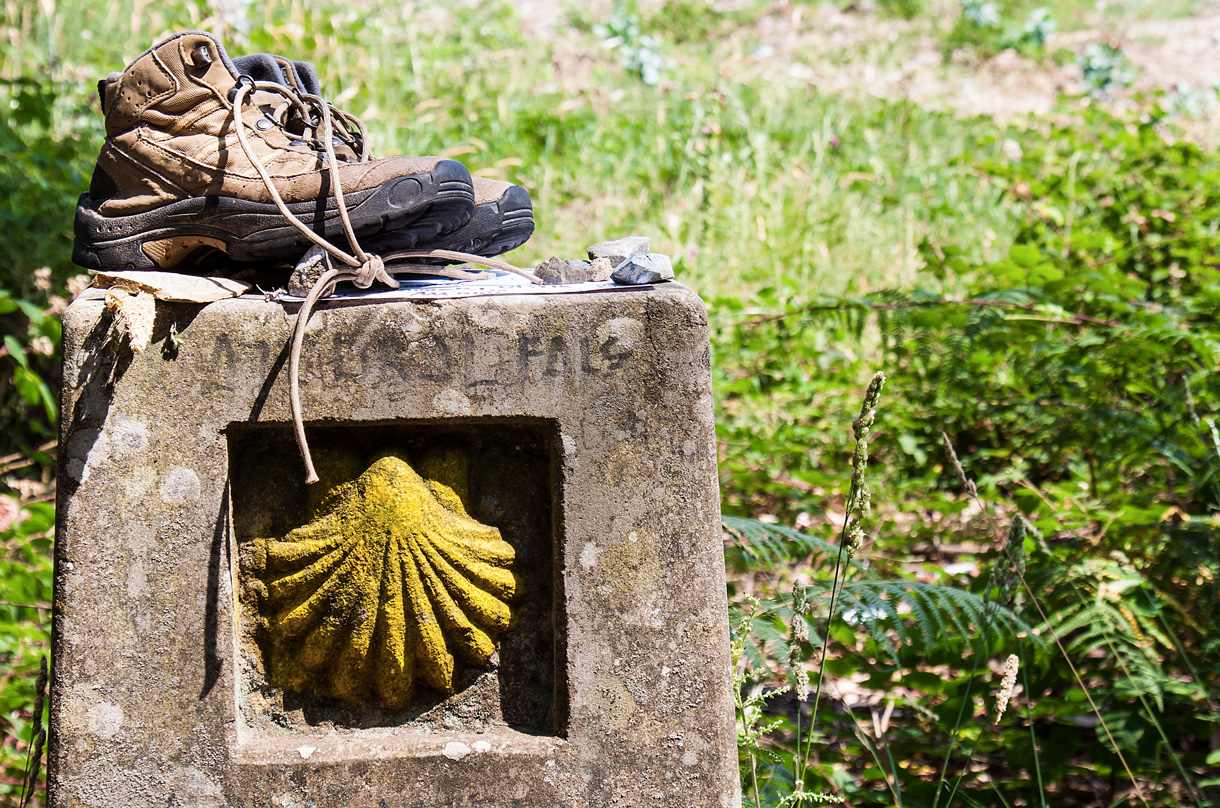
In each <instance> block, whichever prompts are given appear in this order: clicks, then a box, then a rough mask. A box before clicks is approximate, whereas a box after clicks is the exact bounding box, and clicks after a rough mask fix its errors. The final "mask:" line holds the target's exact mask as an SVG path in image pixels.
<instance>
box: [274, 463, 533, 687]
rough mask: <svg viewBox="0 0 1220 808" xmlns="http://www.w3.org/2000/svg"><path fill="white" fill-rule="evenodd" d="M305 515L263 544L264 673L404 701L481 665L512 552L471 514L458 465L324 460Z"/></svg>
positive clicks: (506, 587)
mask: <svg viewBox="0 0 1220 808" xmlns="http://www.w3.org/2000/svg"><path fill="white" fill-rule="evenodd" d="M319 460H320V461H322V462H320V463H319V472H320V474H321V476H322V482H320V483H318V484H317V485H316V486H315V487H314V488H313V489H312V490H311V491H310V500H311V501H310V516H309V519H308V521H307V522H306V523H305V524H304V525H302V526H301V527H299V528H297V529H295V530H293V531H291V532H290V533H288V534H287V535H286V536H283V537H282V538H274V539H264V540H261V541H260V544H261V548H260V549H261V550H262V553H263V554H265V555H264V559H263V564H262V565H261V566H262V568H263V571H262V573H261V575H260V578H261V579H262V581H263V583H264V584H265V586H266V590H265V593H264V596H263V598H262V604H261V606H260V611H261V613H262V618H263V621H264V630H265V637H266V641H267V643H268V644H269V655H268V676H269V679H270V681H271V683H272V684H273V685H276V686H277V687H281V688H283V689H284V690H286V691H288V692H294V693H302V694H307V695H312V696H317V697H325V698H334V699H339V700H342V701H346V702H349V703H359V702H366V701H380V702H381V703H382V704H384V705H385V706H386V707H388V708H390V709H402V708H404V707H407V706H409V705H410V704H411V703H412V701H413V699H414V697H415V692H416V689H417V688H418V687H419V686H421V685H422V686H424V687H426V688H429V689H430V690H433V691H437V692H439V693H442V694H448V693H452V692H453V690H454V683H455V671H456V670H457V668H458V667H459V666H461V665H467V666H472V667H475V668H487V667H489V666H490V665H491V664H492V660H493V657H494V654H495V652H496V639H497V637H498V636H499V635H500V634H501V633H502V632H503V631H505V629H507V628H508V627H509V625H510V623H511V621H512V619H513V612H512V609H511V608H510V605H509V604H510V603H511V602H512V600H513V598H514V597H515V596H516V595H517V593H518V589H519V585H520V584H519V579H518V577H517V576H516V575H515V574H514V572H513V571H512V564H513V561H514V557H515V552H514V550H513V547H512V546H511V545H509V544H508V543H507V542H505V541H503V540H502V539H501V537H500V531H499V530H497V529H496V528H494V527H489V526H487V525H483V524H480V523H479V522H477V521H475V520H474V519H472V518H471V517H470V516H469V514H468V513H467V511H466V507H465V504H464V503H463V499H464V498H465V497H466V495H467V492H466V481H467V480H468V479H469V477H468V468H467V459H466V456H465V455H464V454H463V453H461V452H456V451H454V452H442V453H433V454H432V455H430V456H427V457H424V458H421V459H420V460H419V461H418V462H417V466H418V467H419V470H420V472H422V474H423V476H421V474H420V473H417V472H416V470H415V469H413V468H412V467H411V465H409V464H408V463H407V461H406V460H405V459H404V458H403V457H401V456H399V455H396V454H393V453H385V454H382V455H380V456H378V457H375V458H373V459H372V462H371V463H370V462H367V461H365V460H364V459H363V458H361V457H359V456H358V455H357V454H355V453H350V454H349V453H342V452H332V453H329V454H328V455H327V456H325V457H320V458H319Z"/></svg>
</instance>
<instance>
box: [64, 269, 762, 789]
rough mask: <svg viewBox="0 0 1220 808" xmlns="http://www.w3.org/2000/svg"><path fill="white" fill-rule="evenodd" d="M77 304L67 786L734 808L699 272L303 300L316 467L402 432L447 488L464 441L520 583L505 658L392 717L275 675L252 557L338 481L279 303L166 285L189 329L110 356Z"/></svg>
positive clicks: (67, 439) (71, 404)
mask: <svg viewBox="0 0 1220 808" xmlns="http://www.w3.org/2000/svg"><path fill="white" fill-rule="evenodd" d="M64 321H65V322H64V324H65V328H64V357H65V363H64V398H63V403H64V408H63V424H62V435H63V440H62V443H61V446H62V448H61V451H60V464H61V465H60V478H59V479H60V501H59V512H58V513H59V524H58V533H57V545H56V598H55V616H54V636H55V642H54V649H53V650H54V655H55V664H54V666H53V674H52V686H51V698H52V717H51V748H50V753H49V754H50V758H49V761H50V762H49V771H48V775H49V780H50V787H51V805H53V806H56V808H69V806H71V807H72V808H76V807H77V806H105V808H110V806H124V808H144V807H145V806H149V807H150V808H151V806H157V808H163V806H165V805H185V806H205V807H208V808H256V806H257V808H266V806H277V805H278V806H311V807H312V808H337V807H338V806H343V808H347V806H352V808H380V806H383V805H384V806H389V808H398V807H399V806H403V807H404V808H406V807H409V808H417V807H420V806H430V807H431V806H454V807H455V808H456V807H457V806H476V805H477V806H489V807H490V808H509V806H513V808H518V807H519V806H567V807H570V808H577V807H578V806H579V807H580V808H585V807H586V806H588V807H589V808H601V807H602V806H610V805H615V806H662V808H705V807H706V808H724V807H725V806H735V805H737V804H738V800H739V792H738V784H737V778H736V771H737V766H736V744H735V732H734V726H733V719H732V693H731V686H730V681H729V670H728V629H727V614H726V610H725V603H724V580H723V558H722V553H721V547H720V538H719V521H718V520H719V502H718V495H717V484H716V465H715V445H714V436H713V424H712V401H711V388H710V370H709V351H708V343H707V320H706V314H705V312H704V309H703V307H702V304H701V303H700V301H699V299H698V298H697V297H696V296H695V295H694V294H693V293H692V292H690V291H689V290H687V289H685V288H683V287H681V286H679V285H678V284H666V285H664V286H661V287H658V288H656V289H652V290H647V291H643V290H641V291H638V292H630V293H628V292H618V293H594V294H583V295H554V296H518V297H501V298H495V299H491V298H470V299H466V300H440V301H433V302H430V303H426V304H420V303H412V302H393V303H382V304H378V305H354V306H353V305H347V306H344V305H338V304H329V305H324V306H323V308H322V309H321V310H319V311H317V312H315V314H314V316H313V318H312V319H311V321H310V324H309V328H308V332H307V337H306V341H305V345H304V350H303V355H302V367H301V387H302V399H303V404H304V410H305V418H306V423H307V428H308V429H309V432H310V440H311V444H313V445H314V447H315V448H314V452H315V459H317V460H318V461H319V465H320V466H322V467H326V468H332V469H340V468H341V467H343V463H342V462H341V460H340V459H336V458H340V457H341V456H342V455H343V454H344V453H350V452H353V451H358V452H359V453H361V456H362V457H365V456H370V455H375V454H376V453H377V452H380V451H382V450H385V449H390V450H392V451H394V452H395V453H401V454H402V456H403V457H406V458H408V459H410V460H411V465H412V468H415V469H416V470H417V471H419V473H420V476H421V477H422V478H423V479H425V480H438V479H441V477H440V476H437V474H434V473H432V472H429V471H427V463H426V462H425V459H426V458H427V457H429V456H431V455H430V453H432V452H434V451H436V450H438V449H439V448H443V447H447V446H458V447H459V448H461V449H462V451H464V452H467V453H469V457H470V462H469V472H468V477H469V490H468V492H466V494H463V496H468V497H469V502H468V506H469V512H470V515H471V517H472V518H473V519H475V520H477V521H478V522H479V523H481V524H484V525H488V526H491V527H494V528H495V529H497V530H499V531H500V533H501V535H502V538H503V541H504V542H506V543H508V544H509V545H511V546H512V548H513V549H514V551H515V554H516V558H515V560H514V561H513V565H512V569H513V571H514V573H516V574H518V575H520V576H521V585H520V588H519V592H518V594H516V595H515V596H514V597H513V599H512V603H511V605H512V609H513V610H514V613H515V621H516V622H515V625H513V626H511V627H510V628H509V629H508V630H506V631H505V632H504V634H503V635H502V636H501V637H499V638H498V640H497V651H496V657H497V659H496V660H494V661H493V665H494V667H492V668H491V669H488V670H483V669H479V668H477V667H476V668H473V669H472V670H471V671H469V675H467V676H465V678H462V677H460V676H459V677H457V678H455V680H454V687H453V689H454V692H453V693H452V694H446V693H443V692H440V691H436V690H433V691H432V692H431V701H428V702H427V703H421V702H419V700H418V698H417V699H416V700H414V701H413V702H412V706H411V707H408V708H405V709H403V710H396V709H393V708H391V707H387V706H385V705H383V704H380V703H377V701H376V700H374V699H370V700H369V701H367V702H364V703H360V704H354V705H353V704H351V703H348V702H345V701H343V700H341V699H340V700H335V699H327V698H325V697H324V696H321V695H318V694H308V693H306V694H299V693H298V694H293V693H286V692H284V691H283V690H282V689H281V688H278V687H276V686H275V685H274V684H272V682H271V681H270V680H269V678H268V670H267V660H268V655H267V653H266V651H265V649H264V648H263V647H262V646H260V644H259V636H260V633H262V632H264V631H265V629H266V627H265V625H262V624H261V623H260V620H261V619H262V618H261V617H260V611H259V603H260V601H259V598H260V597H262V596H263V594H262V593H263V590H265V589H266V587H267V581H269V580H271V578H270V577H268V576H265V575H264V576H262V577H260V575H259V574H257V573H258V571H259V570H260V569H265V566H264V567H260V564H263V565H265V564H266V561H265V558H264V559H263V560H260V547H262V548H264V550H265V546H266V542H265V540H266V539H267V538H269V537H276V536H280V537H283V536H286V535H288V534H289V533H290V532H291V531H292V530H294V529H296V528H298V527H300V526H302V525H304V524H306V523H307V522H308V521H309V518H308V514H309V513H310V507H311V506H310V502H311V497H313V498H317V497H319V496H323V494H317V493H313V492H312V489H306V487H305V486H304V484H303V483H302V482H301V477H302V472H301V463H300V459H299V456H298V455H297V450H296V447H295V445H294V443H293V440H292V435H291V426H290V423H291V421H290V413H289V405H288V389H287V388H288V386H287V372H286V368H285V365H286V356H287V353H286V350H285V346H286V344H287V341H288V338H289V335H290V331H291V327H292V316H291V312H290V311H286V310H285V309H284V308H282V307H281V305H280V304H276V303H268V302H264V301H263V300H261V299H254V298H251V297H243V298H236V299H231V300H224V301H220V302H218V303H214V304H212V305H209V306H206V307H200V306H197V305H186V304H173V305H167V304H163V303H158V304H157V317H156V322H155V326H154V329H153V336H152V340H153V343H154V344H158V343H161V342H164V341H166V340H168V336H169V333H170V327H171V325H172V326H174V327H175V328H176V332H177V334H178V335H180V340H179V343H178V349H177V352H176V354H174V353H171V352H167V351H161V350H149V351H145V352H144V353H142V354H139V355H135V356H133V355H131V354H129V353H127V352H126V351H120V352H117V353H116V352H113V351H111V350H110V349H109V348H108V347H106V340H107V333H108V323H107V320H106V318H104V317H103V303H102V301H101V299H100V293H95V294H94V295H92V296H86V297H83V298H81V299H78V300H77V301H76V302H74V303H73V304H72V305H71V306H70V307H69V309H68V311H67V312H66V313H65V315H64ZM328 453H330V454H328ZM328 457H329V458H330V459H329V460H328V459H326V458H328ZM360 474H361V471H352V472H351V474H350V475H348V477H347V479H355V478H356V477H358V476H359V475H360ZM438 498H443V497H441V495H438ZM264 555H265V553H264Z"/></svg>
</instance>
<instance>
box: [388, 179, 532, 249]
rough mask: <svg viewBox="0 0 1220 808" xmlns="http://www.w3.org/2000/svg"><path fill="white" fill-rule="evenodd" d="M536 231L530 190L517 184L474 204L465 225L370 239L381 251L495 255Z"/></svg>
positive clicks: (516, 244)
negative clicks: (435, 233)
mask: <svg viewBox="0 0 1220 808" xmlns="http://www.w3.org/2000/svg"><path fill="white" fill-rule="evenodd" d="M533 233H534V209H533V207H532V206H531V205H530V196H529V193H528V192H527V191H526V190H525V189H524V188H522V187H520V186H517V185H514V186H513V187H512V188H510V189H508V191H506V192H505V194H504V195H503V196H502V197H500V198H499V199H497V200H496V201H494V202H484V203H483V204H481V205H475V208H474V214H473V215H472V216H471V217H470V221H469V222H467V223H466V224H465V225H464V226H463V227H461V228H459V229H457V230H454V231H452V232H450V233H448V234H440V235H438V236H435V237H432V238H426V237H423V236H422V235H421V234H420V233H419V231H417V230H416V229H414V228H412V229H411V230H409V231H396V232H388V233H385V234H383V235H379V236H377V237H376V238H373V239H371V240H370V242H369V244H370V248H371V249H374V250H376V251H377V252H379V253H390V252H394V251H395V250H453V251H455V252H464V253H472V254H474V255H482V256H487V257H490V256H493V255H500V254H501V253H506V252H508V251H509V250H515V249H516V248H518V247H520V246H521V245H522V244H524V243H525V242H527V241H529V238H530V236H531V235H533ZM421 263H428V264H446V263H453V262H452V261H444V260H441V259H423V260H422V261H421Z"/></svg>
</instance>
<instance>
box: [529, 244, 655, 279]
mask: <svg viewBox="0 0 1220 808" xmlns="http://www.w3.org/2000/svg"><path fill="white" fill-rule="evenodd" d="M651 248H652V243H651V242H650V241H649V240H648V238H647V236H627V237H626V238H620V239H615V240H614V241H600V242H598V243H597V244H594V245H593V246H592V247H589V249H588V250H587V251H586V252H588V254H589V260H588V261H582V260H580V259H572V260H564V259H562V258H554V257H552V258H548V259H546V260H545V261H543V262H542V263H541V264H539V265H538V268H537V269H535V270H534V274H535V275H537V276H538V278H540V279H541V280H542V282H543V283H544V284H566V283H587V282H589V281H614V282H615V283H621V284H625V285H627V286H641V285H643V284H648V283H659V282H661V281H668V280H673V277H674V267H673V263H672V262H671V261H670V260H669V256H668V255H664V254H663V253H654V252H649V250H650V249H651Z"/></svg>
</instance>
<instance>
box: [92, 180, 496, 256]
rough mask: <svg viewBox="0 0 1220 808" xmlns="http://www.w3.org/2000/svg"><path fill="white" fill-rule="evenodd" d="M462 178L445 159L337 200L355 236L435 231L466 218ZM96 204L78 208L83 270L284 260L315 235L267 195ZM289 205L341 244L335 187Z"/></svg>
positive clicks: (435, 234) (432, 234) (469, 196)
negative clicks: (110, 206)
mask: <svg viewBox="0 0 1220 808" xmlns="http://www.w3.org/2000/svg"><path fill="white" fill-rule="evenodd" d="M469 177H470V175H469V173H468V172H467V171H466V167H465V166H463V165H462V164H461V163H459V162H457V161H455V160H442V161H441V162H439V163H438V164H437V165H436V167H435V168H433V169H432V170H431V171H429V172H427V173H423V174H412V175H410V176H406V177H396V178H394V179H392V180H390V181H388V182H386V183H384V184H383V185H381V186H380V187H378V188H371V189H368V190H366V191H360V192H352V193H347V192H345V193H344V201H345V202H346V203H347V212H348V216H349V219H350V220H351V223H352V227H353V229H354V230H355V232H356V235H357V236H360V237H363V236H370V235H373V234H376V233H381V232H383V231H389V230H392V231H395V232H402V233H411V234H414V235H415V237H417V238H420V239H431V240H435V239H437V238H442V237H444V235H445V234H447V233H451V232H453V231H455V230H457V229H459V228H461V227H462V226H463V225H464V224H466V223H467V222H468V221H469V220H470V217H471V215H472V212H473V208H474V190H473V188H472V186H471V183H470V179H469ZM99 206H100V203H99V202H97V201H95V200H93V199H92V198H91V197H90V195H89V194H87V193H86V194H82V195H81V198H80V202H79V203H78V205H77V208H76V225H75V231H76V239H75V242H74V244H73V248H72V261H73V263H75V264H77V265H78V266H82V267H85V268H86V269H94V270H121V269H129V270H130V269H143V270H177V271H180V272H183V271H184V272H190V271H191V270H192V269H200V268H206V267H208V266H210V265H212V264H214V263H215V261H216V260H217V259H218V258H219V257H221V254H222V255H223V257H224V258H227V260H229V261H231V262H236V263H243V264H252V263H263V264H265V263H272V262H276V263H291V262H293V261H295V260H297V259H298V258H300V256H301V255H302V254H303V253H304V252H305V251H306V250H307V249H308V248H309V247H311V246H312V244H313V243H312V242H311V241H309V240H308V239H307V238H306V237H305V236H303V235H302V234H301V233H300V232H298V231H297V230H296V228H294V227H293V226H292V225H291V224H289V223H288V221H287V220H286V219H285V218H284V217H283V216H282V215H281V214H280V211H279V209H278V208H277V207H276V206H275V205H274V204H272V203H269V202H268V203H264V202H251V201H249V200H244V199H236V198H233V197H224V196H204V197H195V198H191V199H183V200H181V201H178V202H172V203H170V204H168V205H163V206H161V207H159V208H156V209H154V210H150V211H146V212H144V213H136V214H132V215H130V216H105V215H103V214H102V213H101V212H100V210H99ZM286 207H287V208H288V210H290V211H291V212H292V213H293V215H294V216H296V217H297V218H298V219H300V220H301V221H302V222H304V223H305V225H306V226H307V227H309V228H310V229H311V230H313V231H314V232H315V233H317V234H318V235H320V236H322V237H323V238H325V239H327V240H328V241H331V242H333V243H335V244H338V245H339V246H340V247H342V248H344V249H347V248H348V245H347V238H346V236H345V235H344V233H343V226H342V224H341V222H340V220H339V210H338V205H337V204H336V202H335V199H334V197H333V196H331V195H327V196H325V197H324V198H323V199H319V200H308V201H304V202H294V203H289V204H287V205H286Z"/></svg>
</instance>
